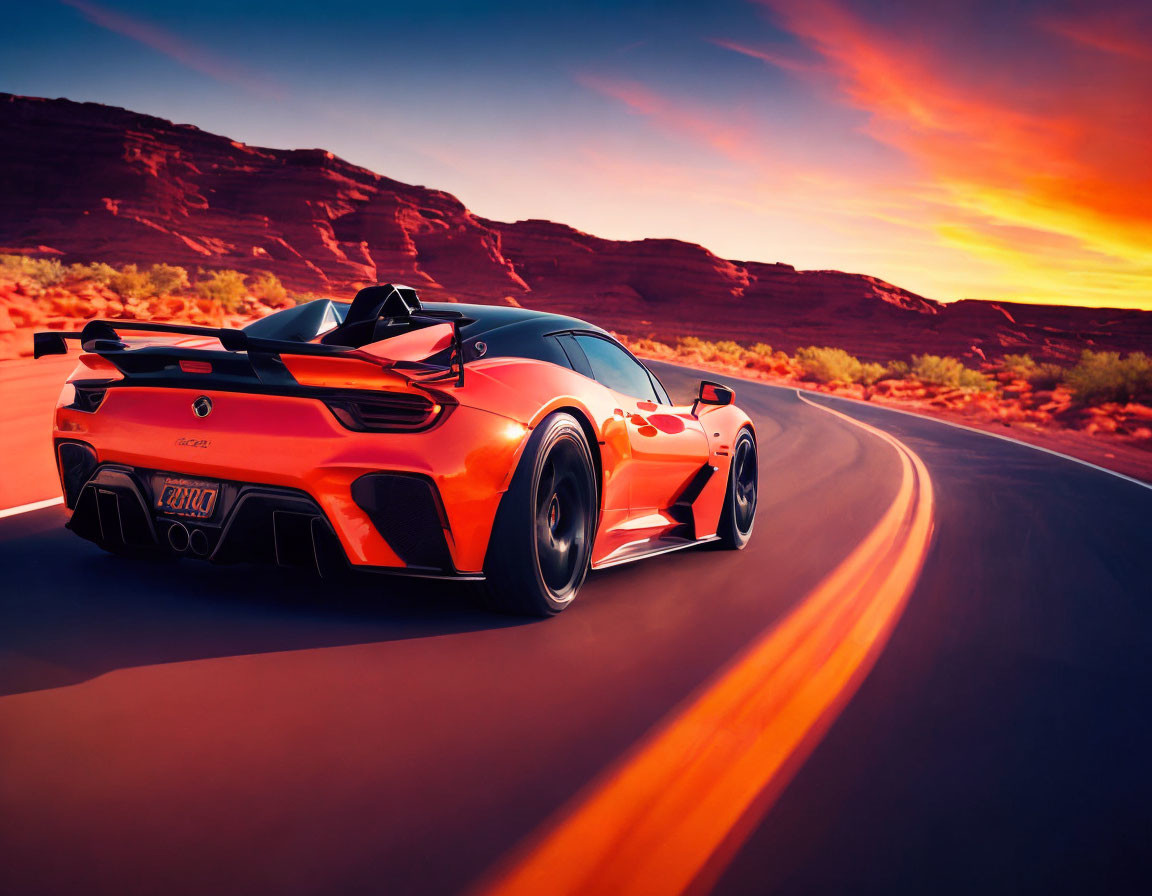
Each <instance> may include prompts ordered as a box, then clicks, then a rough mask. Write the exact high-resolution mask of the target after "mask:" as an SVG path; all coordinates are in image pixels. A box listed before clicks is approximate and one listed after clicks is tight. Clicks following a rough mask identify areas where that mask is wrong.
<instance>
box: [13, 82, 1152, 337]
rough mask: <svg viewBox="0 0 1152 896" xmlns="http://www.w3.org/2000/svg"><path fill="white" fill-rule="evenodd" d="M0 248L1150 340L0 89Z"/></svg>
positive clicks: (1081, 313)
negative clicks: (509, 218)
mask: <svg viewBox="0 0 1152 896" xmlns="http://www.w3.org/2000/svg"><path fill="white" fill-rule="evenodd" d="M0 251H5V252H13V251H15V252H22V253H35V254H44V255H56V256H58V257H59V258H60V259H61V260H62V261H65V262H73V261H79V262H87V261H103V262H108V263H111V264H125V263H138V264H151V263H156V262H161V263H168V264H176V265H182V266H185V267H188V268H189V269H194V268H197V267H202V268H234V269H237V270H240V271H244V272H247V273H252V274H255V273H257V272H261V271H270V272H272V273H274V274H276V275H277V276H278V277H279V278H280V279H281V280H282V281H283V282H284V283H285V284H287V285H289V286H290V287H292V288H294V289H298V290H311V291H318V292H324V293H329V294H334V295H339V294H347V293H350V292H351V291H352V290H354V289H355V288H356V287H358V286H360V285H363V284H365V283H371V282H377V281H394V282H403V283H407V284H409V285H412V286H414V287H416V288H417V289H418V290H420V291H421V293H422V294H424V295H425V296H426V297H429V298H436V299H441V300H460V301H479V302H509V303H518V304H521V305H526V306H530V307H535V308H539V309H541V310H554V311H563V312H567V313H573V314H577V315H580V316H583V317H586V318H588V319H591V320H594V321H595V322H597V323H599V324H601V325H603V326H606V327H610V328H612V329H615V330H617V331H619V332H622V333H627V334H629V335H632V336H638V337H643V336H648V337H654V338H656V339H660V340H664V341H675V340H676V339H677V338H678V337H680V336H683V335H695V336H700V337H704V338H709V339H732V338H736V339H739V340H741V341H745V342H749V343H751V342H767V343H770V344H772V345H773V346H777V347H780V348H783V349H785V350H788V351H791V350H793V349H794V348H796V347H798V346H803V345H810V344H816V345H836V346H840V347H843V348H845V349H847V350H848V351H850V352H852V353H853V354H856V355H858V356H860V357H861V358H865V359H874V360H888V359H893V358H906V357H907V356H909V355H910V354H912V353H916V352H933V353H940V354H951V355H956V356H960V357H969V358H977V359H979V358H985V357H987V358H995V357H999V356H1001V355H1003V354H1004V353H1007V352H1025V351H1026V352H1030V353H1032V354H1033V355H1034V356H1036V357H1038V358H1048V359H1053V360H1069V359H1071V358H1074V357H1075V356H1076V355H1078V353H1079V352H1080V351H1081V350H1082V349H1083V348H1086V347H1090V348H1095V349H1112V350H1117V351H1135V350H1140V349H1146V348H1147V347H1148V346H1149V345H1152V312H1139V311H1123V310H1113V309H1104V310H1101V309H1086V308H1073V307H1064V306H1037V305H1020V304H1015V305H1013V304H1008V303H989V302H976V301H965V302H957V303H953V304H943V303H940V302H936V301H933V300H931V299H928V298H924V297H922V296H918V295H915V294H914V293H911V292H908V291H907V290H904V289H900V288H899V287H896V286H893V285H892V284H889V283H885V282H884V281H882V280H878V279H876V278H874V277H869V276H866V275H862V274H853V273H842V272H839V271H798V270H796V269H795V268H793V267H791V266H790V265H787V264H781V263H776V264H768V263H760V262H748V261H731V260H725V259H722V258H719V257H717V256H716V255H714V254H713V253H711V252H710V251H708V250H707V249H705V248H704V247H702V246H699V245H695V244H692V243H687V242H682V241H678V240H672V239H644V240H635V241H619V240H607V239H601V238H599V237H595V236H591V235H589V234H586V233H581V232H580V231H577V230H575V229H573V228H571V227H568V226H566V225H564V224H559V223H554V222H551V221H541V220H527V221H518V222H514V223H502V222H498V221H492V220H488V219H485V218H482V217H479V216H477V215H476V214H474V213H473V212H471V211H469V210H468V209H467V208H465V207H464V205H463V204H462V203H461V202H460V201H459V200H458V199H456V197H454V196H452V195H450V194H448V193H445V192H443V191H441V190H435V189H430V188H427V187H422V186H413V185H409V184H404V183H401V182H399V181H395V180H391V179H389V178H387V177H384V176H382V175H379V174H376V173H374V172H372V171H369V170H367V169H365V168H361V167H358V166H356V165H352V164H349V163H348V162H345V161H343V160H342V159H340V158H338V157H336V156H334V155H333V154H332V153H330V152H326V151H324V150H321V149H308V150H278V149H267V148H262V147H255V146H248V145H245V144H243V143H238V142H236V141H234V140H230V139H228V138H227V137H223V136H218V135H215V134H209V133H207V132H205V131H202V130H200V129H198V128H195V127H193V126H190V125H181V124H173V123H172V122H169V121H165V120H163V119H160V118H155V117H152V116H148V115H142V114H138V113H135V112H131V111H128V110H125V109H120V108H115V107H110V106H103V105H98V104H93V103H75V102H72V101H69V100H64V99H56V100H49V99H39V98H31V97H19V96H13V95H11V94H0ZM770 253H771V247H765V254H770Z"/></svg>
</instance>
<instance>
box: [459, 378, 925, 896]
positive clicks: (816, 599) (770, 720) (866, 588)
mask: <svg viewBox="0 0 1152 896" xmlns="http://www.w3.org/2000/svg"><path fill="white" fill-rule="evenodd" d="M800 398H801V400H803V401H805V402H807V399H805V398H803V396H800ZM807 403H809V404H812V406H813V407H816V408H819V409H820V410H822V411H825V412H827V413H829V414H833V415H835V416H837V417H840V418H842V419H843V420H845V421H847V422H848V423H850V424H851V425H853V426H857V427H860V428H862V429H864V430H866V431H867V432H869V433H871V434H873V435H875V436H877V437H878V438H881V439H883V440H884V441H886V442H888V443H889V444H890V445H892V447H893V448H894V449H895V450H896V451H897V453H898V455H899V457H900V466H901V481H900V487H899V489H898V490H897V493H896V496H895V498H894V499H893V501H892V503H891V505H890V506H889V507H888V509H887V510H886V511H885V513H884V515H883V516H882V517H881V519H880V521H879V522H878V523H877V525H876V526H875V528H874V529H873V530H872V531H871V532H870V533H869V534H868V536H867V537H866V538H865V539H864V540H863V541H862V542H861V543H860V544H859V545H858V546H857V547H856V548H855V549H854V550H853V551H852V553H851V554H849V555H848V557H846V558H845V559H844V561H843V562H842V563H841V564H840V565H839V566H838V567H837V568H836V569H835V570H833V571H832V572H831V573H830V574H829V575H828V576H827V577H826V578H825V579H824V580H823V581H822V582H821V583H820V584H819V585H818V586H817V587H816V588H815V589H814V590H813V591H812V592H811V593H810V594H809V595H808V596H807V597H806V598H805V599H804V601H803V602H802V603H801V604H800V605H799V606H798V607H797V608H796V609H795V610H793V611H792V612H791V613H790V614H789V615H788V616H787V617H785V619H783V620H782V621H781V622H780V623H779V624H778V625H776V626H775V627H773V628H772V629H770V630H769V631H767V632H766V633H765V634H764V635H762V636H761V637H760V638H759V639H758V640H757V641H756V642H754V643H753V644H752V645H751V646H750V647H749V648H747V649H746V650H745V651H744V653H743V654H742V655H741V656H740V657H738V658H737V659H736V660H735V661H734V662H733V663H732V664H730V665H729V666H728V667H727V668H726V669H725V670H724V671H723V672H721V673H720V674H719V675H718V676H717V677H716V678H715V679H714V680H713V681H711V682H710V683H709V684H707V685H706V686H705V687H704V688H703V689H702V690H701V691H699V692H698V693H697V694H696V695H695V696H694V697H692V698H691V699H690V701H689V702H688V703H687V704H686V705H685V706H684V707H682V708H681V709H679V710H678V711H676V712H674V713H673V714H672V715H671V716H669V717H668V718H666V719H665V720H664V721H663V722H662V723H661V724H660V725H658V726H657V727H656V729H654V731H653V732H652V733H651V734H649V735H648V736H647V737H646V738H645V739H644V740H643V741H642V742H641V743H640V744H639V745H638V746H637V747H636V748H635V749H634V750H632V751H630V753H629V755H628V756H626V757H625V758H624V759H623V760H622V761H621V763H620V764H619V765H617V766H616V767H615V768H613V769H612V770H610V771H609V772H607V773H606V774H605V775H603V776H601V777H600V778H599V779H598V780H597V781H595V782H593V783H592V785H591V786H590V787H589V788H587V789H586V790H585V791H584V792H583V793H581V794H580V795H578V796H577V798H576V799H575V800H574V801H573V802H572V803H571V804H570V805H569V806H567V807H566V808H564V809H563V810H562V811H561V812H560V813H559V814H558V815H557V816H556V817H555V818H553V819H552V820H551V821H550V822H549V823H548V824H546V825H545V826H544V828H543V829H542V831H541V832H539V833H538V834H537V835H536V836H535V837H534V838H532V840H531V841H530V842H529V843H527V844H526V845H525V846H524V847H523V848H521V849H520V850H518V851H517V852H516V853H515V854H514V855H513V856H511V857H510V859H509V860H508V861H507V862H506V863H505V864H504V865H503V866H502V867H500V868H499V869H498V870H497V872H496V874H495V875H494V876H493V877H492V878H491V879H489V880H487V881H485V882H483V883H482V885H481V886H480V887H479V888H478V889H477V890H476V893H477V896H521V894H522V896H540V894H549V896H562V894H643V896H674V894H681V893H685V892H688V891H697V892H699V891H702V890H705V889H707V888H708V886H709V885H710V884H711V883H712V882H714V880H715V878H716V876H717V875H718V874H719V873H720V872H721V871H722V870H723V868H724V866H725V864H726V863H727V861H728V859H729V858H730V857H731V855H732V854H733V853H734V852H735V850H736V849H738V848H739V846H740V844H741V843H743V841H744V840H745V839H746V837H747V835H748V834H749V833H750V832H751V831H752V830H753V829H754V828H755V826H756V825H757V824H758V823H759V821H760V820H761V819H762V818H763V816H764V814H765V813H766V812H767V811H768V809H769V808H770V807H771V805H772V803H773V802H774V801H775V799H776V797H777V796H778V795H779V794H780V792H781V791H782V790H783V788H784V787H785V786H786V784H787V783H788V781H789V780H790V779H791V776H792V775H793V774H794V773H795V771H796V769H798V768H799V767H800V765H801V764H802V763H803V761H804V760H805V759H806V758H807V756H808V754H809V753H810V752H811V751H812V749H813V748H814V747H815V746H816V744H817V743H818V742H819V740H820V738H821V737H822V736H823V734H824V732H825V731H826V730H827V729H828V727H829V726H830V725H831V723H832V722H833V720H834V719H835V718H836V716H837V715H838V714H839V712H840V710H841V709H842V708H843V706H844V705H845V704H846V703H847V701H848V700H849V699H850V698H851V696H852V695H853V694H854V693H855V691H856V689H857V688H858V687H859V685H860V683H861V681H863V679H864V677H865V676H866V675H867V674H868V672H869V670H870V669H871V668H872V665H873V664H874V663H875V660H876V658H877V657H878V656H879V654H880V652H881V651H882V650H883V648H884V645H885V644H886V643H887V640H888V636H889V635H890V634H891V631H892V629H893V627H894V626H895V624H896V622H897V620H898V619H899V617H900V614H901V612H902V611H903V608H904V605H905V603H906V602H907V599H908V595H909V594H910V593H911V591H912V588H913V587H914V585H915V583H916V579H917V577H918V576H919V574H920V568H921V566H922V565H923V561H924V557H925V555H926V553H927V549H928V544H929V540H930V538H931V531H932V513H933V497H932V484H931V480H930V479H929V477H928V471H927V470H926V469H925V467H924V464H923V463H922V462H921V460H920V458H918V457H917V456H916V455H915V454H914V453H913V452H912V451H911V450H910V449H908V448H907V447H906V446H905V445H904V444H903V443H901V442H899V441H898V440H897V439H895V438H893V437H892V436H890V435H889V434H887V433H885V432H883V431H881V430H878V429H875V428H874V427H871V426H868V425H867V424H864V423H861V422H860V421H858V420H855V419H854V418H852V417H848V416H847V415H845V414H841V413H839V412H838V411H834V410H832V409H830V408H827V407H825V406H823V405H818V404H813V403H812V402H807Z"/></svg>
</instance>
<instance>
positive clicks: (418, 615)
mask: <svg viewBox="0 0 1152 896" xmlns="http://www.w3.org/2000/svg"><path fill="white" fill-rule="evenodd" d="M0 558H2V559H0V568H2V569H3V581H4V588H3V591H2V593H0V620H2V624H0V696H3V695H7V694H15V693H22V692H26V691H35V690H42V689H45V688H54V687H62V686H66V685H71V684H77V683H79V682H82V681H86V680H88V679H90V678H93V677H95V676H98V675H101V674H103V673H105V672H109V671H112V670H114V669H121V668H128V667H132V666H143V665H153V664H159V663H171V662H180V661H187V660H197V659H208V658H213V657H222V656H236V655H243V654H253V653H271V652H280V651H287V650H301V649H311V648H318V647H337V646H347V645H352V644H366V643H377V642H381V641H397V640H404V639H410V638H426V637H433V636H438V635H446V634H459V633H463V632H470V631H478V630H483V629H495V628H505V627H511V626H517V625H523V624H525V620H524V619H518V618H515V617H506V616H499V615H496V614H493V613H490V612H486V611H485V610H484V609H483V608H482V607H480V605H479V603H478V601H477V599H476V594H475V592H474V591H473V590H472V589H471V588H469V587H468V586H466V585H463V584H460V583H454V582H441V581H436V580H428V579H408V578H403V577H397V576H387V575H358V576H349V577H348V578H347V579H341V580H338V581H335V582H330V581H327V580H323V579H320V578H318V577H317V576H315V575H314V574H311V573H309V572H306V571H299V570H286V569H280V568H277V567H267V566H249V565H238V566H215V565H212V564H208V563H202V562H197V561H193V560H182V561H179V562H157V561H149V560H142V559H139V558H123V557H115V556H111V555H108V554H105V553H104V552H102V551H101V550H100V549H99V548H96V547H95V546H93V545H89V544H86V543H83V542H80V541H79V540H78V539H76V538H75V536H73V535H72V534H71V533H68V532H63V531H57V532H53V533H44V532H41V533H36V535H34V536H31V537H25V538H21V537H17V538H16V539H15V540H8V539H6V540H5V541H4V542H3V543H2V544H0Z"/></svg>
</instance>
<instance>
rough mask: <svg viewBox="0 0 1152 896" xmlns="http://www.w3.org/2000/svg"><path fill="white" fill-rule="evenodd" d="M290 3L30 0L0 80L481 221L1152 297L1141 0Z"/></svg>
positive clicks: (1081, 297)
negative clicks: (134, 115)
mask: <svg viewBox="0 0 1152 896" xmlns="http://www.w3.org/2000/svg"><path fill="white" fill-rule="evenodd" d="M287 6H290V7H292V10H291V13H292V14H291V15H288V14H285V15H283V16H271V15H269V14H267V11H265V12H261V11H260V10H261V9H262V7H260V6H259V5H257V6H252V7H245V11H243V12H242V13H238V12H237V11H236V10H235V8H234V7H233V6H231V5H229V4H224V3H206V4H199V5H198V6H197V8H195V9H188V10H183V11H180V12H179V13H177V12H174V11H173V10H172V9H171V8H170V7H167V6H165V5H161V4H150V3H144V2H100V3H96V2H88V0H84V2H81V0H66V2H62V3H61V4H58V5H39V4H38V5H35V8H30V9H22V10H18V11H16V12H15V13H13V16H14V18H15V21H14V22H13V25H14V27H13V28H11V29H9V31H8V35H9V36H6V37H3V38H0V49H3V50H4V52H3V53H0V89H4V90H9V91H13V92H17V93H27V94H32V95H46V96H60V95H63V96H68V97H70V98H73V99H79V100H94V101H98V102H105V103H111V104H116V105H123V106H127V107H129V108H133V109H138V110H140V111H145V112H150V113H153V114H157V115H161V116H163V117H166V118H174V119H176V120H178V121H187V122H190V123H193V124H196V125H198V126H200V127H203V128H205V129H209V130H214V131H217V132H221V133H227V134H230V135H234V136H235V137H237V138H238V139H242V140H245V141H246V142H249V143H254V144H258V145H271V146H296V147H315V146H322V147H325V148H328V149H331V150H332V151H334V152H335V153H337V154H338V155H340V156H343V157H345V158H347V159H349V160H350V161H352V162H355V163H357V164H361V165H364V166H366V167H369V168H372V169H373V170H375V171H378V172H381V173H382V174H385V175H387V176H389V177H394V178H396V179H399V180H403V181H407V182H411V183H422V184H427V185H430V186H435V187H440V188H443V189H445V190H448V191H450V192H452V193H454V194H456V195H457V196H459V197H460V199H461V200H462V201H463V202H464V203H465V204H466V205H467V206H468V207H469V208H470V209H473V210H475V211H476V212H477V213H479V214H482V215H485V216H488V217H492V218H495V219H498V220H515V219H523V218H548V219H551V220H555V221H562V222H565V223H569V224H572V225H574V226H576V227H578V228H580V229H582V230H586V231H588V232H592V233H596V234H598V235H601V236H605V237H611V238H622V239H639V238H644V237H677V238H681V239H685V240H690V241H694V242H699V243H702V244H703V245H705V246H707V247H708V248H709V249H711V250H713V251H714V252H716V253H717V254H718V255H721V256H723V257H727V258H735V259H740V260H757V261H785V262H788V263H791V264H794V265H796V266H797V267H801V268H808V269H813V268H815V269H838V270H846V271H853V272H861V273H867V274H872V275H876V276H879V277H882V278H884V279H886V280H889V281H891V282H893V283H895V284H897V285H900V286H903V287H906V288H908V289H912V290H914V291H917V292H919V293H922V294H924V295H926V296H928V297H931V298H935V299H940V300H945V301H950V300H954V299H960V298H983V299H1000V300H1013V301H1034V302H1057V303H1073V304H1086V305H1100V306H1116V307H1135V308H1152V211H1150V206H1149V200H1150V198H1152V165H1150V164H1149V160H1150V159H1152V122H1150V121H1149V117H1150V116H1149V111H1148V110H1149V108H1150V100H1152V13H1150V12H1149V8H1148V6H1147V4H1140V3H1136V2H1129V0H1113V2H1106V3H1103V4H1100V3H1097V4H1089V3H1082V2H1060V3H1023V4H1016V5H1013V6H1012V7H1010V8H1005V7H1004V6H1003V4H994V3H964V4H952V5H950V6H948V7H945V6H942V5H939V4H933V5H930V6H925V5H922V4H915V3H911V2H903V3H884V4H880V3H874V2H863V0H811V2H807V0H763V2H755V0H740V2H723V3H719V4H710V5H708V8H707V9H703V8H699V7H697V6H694V5H690V4H686V5H680V4H672V5H667V4H661V5H659V6H658V7H652V8H650V7H647V6H642V5H638V4H634V5H628V6H623V7H622V6H620V5H617V4H606V5H603V6H601V5H599V4H590V5H589V4H572V5H567V4H559V5H550V6H549V7H548V8H547V9H541V8H538V7H537V6H534V5H530V4H518V3H512V4H505V5H502V6H499V7H495V8H485V9H484V10H479V9H477V8H474V7H472V6H470V5H468V4H462V5H459V7H458V8H456V7H454V6H453V5H452V4H449V7H451V8H447V9H440V8H439V7H438V8H437V9H438V10H439V11H437V12H434V11H432V10H431V9H430V8H429V7H427V6H426V5H423V4H418V3H413V4H408V3H399V4H393V5H390V6H388V7H386V8H380V7H379V6H377V5H370V4H363V3H353V2H335V3H333V4H329V5H328V6H327V7H326V10H327V12H326V14H325V15H324V16H323V17H320V16H319V13H318V12H317V11H316V10H314V9H311V8H310V7H309V6H308V5H307V4H291V3H290V4H287ZM17 35H33V36H34V37H33V38H31V39H30V40H25V39H24V38H17ZM365 35H368V38H367V40H366V39H365ZM373 36H375V37H373ZM17 40H19V41H20V43H19V45H18V44H17V43H16V41H17ZM374 41H384V42H386V43H387V46H388V52H387V53H381V52H378V50H379V47H378V46H376V45H375V43H374Z"/></svg>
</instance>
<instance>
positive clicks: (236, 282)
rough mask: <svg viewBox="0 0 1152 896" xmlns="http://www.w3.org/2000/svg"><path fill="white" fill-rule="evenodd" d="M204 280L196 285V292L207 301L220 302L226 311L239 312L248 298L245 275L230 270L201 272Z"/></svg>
mask: <svg viewBox="0 0 1152 896" xmlns="http://www.w3.org/2000/svg"><path fill="white" fill-rule="evenodd" d="M201 277H202V279H200V280H198V281H197V283H196V292H197V293H199V294H200V295H201V296H203V297H204V298H206V299H211V300H212V301H214V302H219V303H220V306H221V307H222V308H223V309H224V310H225V311H232V312H235V311H239V310H240V308H241V306H242V305H243V304H244V299H246V298H247V297H248V287H247V286H245V285H244V275H243V274H241V273H240V272H239V271H232V270H228V269H223V270H218V271H210V272H208V273H204V272H201Z"/></svg>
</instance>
